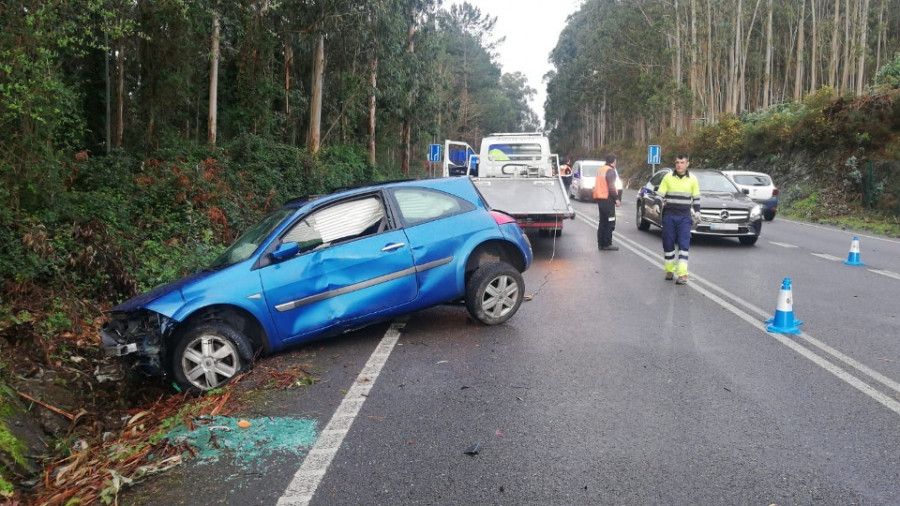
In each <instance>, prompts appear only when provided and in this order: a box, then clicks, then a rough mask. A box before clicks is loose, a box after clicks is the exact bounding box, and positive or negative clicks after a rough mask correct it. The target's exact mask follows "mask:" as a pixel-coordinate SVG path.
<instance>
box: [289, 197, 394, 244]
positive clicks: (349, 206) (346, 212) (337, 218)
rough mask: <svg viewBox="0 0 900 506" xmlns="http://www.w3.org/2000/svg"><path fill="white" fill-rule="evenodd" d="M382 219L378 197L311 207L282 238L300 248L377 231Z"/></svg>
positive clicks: (382, 226)
mask: <svg viewBox="0 0 900 506" xmlns="http://www.w3.org/2000/svg"><path fill="white" fill-rule="evenodd" d="M385 223H386V222H385V213H384V205H382V203H381V199H379V198H377V197H374V196H369V197H366V198H362V199H357V200H351V201H345V202H341V203H338V204H335V205H332V206H328V207H326V208H324V209H318V210H316V211H313V212H312V213H311V214H309V215H307V216H306V217H305V218H303V219H302V220H301V221H299V222H298V223H297V224H295V225H294V226H293V227H291V229H290V230H289V231H288V233H287V234H285V235H284V237H282V239H281V242H282V243H288V242H296V243H298V244H300V250H301V251H303V250H307V249H311V248H315V247H317V246H320V245H326V246H327V245H329V244H332V243H336V242H343V241H348V240H351V239H357V238H359V237H365V236H368V235H372V234H376V233H379V232H381V231H382V230H384V227H385Z"/></svg>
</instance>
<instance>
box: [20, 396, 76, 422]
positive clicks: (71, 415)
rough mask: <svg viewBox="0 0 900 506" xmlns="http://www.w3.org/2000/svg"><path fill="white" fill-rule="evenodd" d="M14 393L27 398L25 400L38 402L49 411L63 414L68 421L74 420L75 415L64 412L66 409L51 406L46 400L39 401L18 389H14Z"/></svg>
mask: <svg viewBox="0 0 900 506" xmlns="http://www.w3.org/2000/svg"><path fill="white" fill-rule="evenodd" d="M16 393H17V394H19V395H20V396H22V397H23V398H24V399H25V400H27V401H30V402H33V403H35V404H39V405H41V406H43V407H45V408H47V409H49V410H50V411H52V412H54V413H56V414H57V415H60V416H64V417H66V418H68V419H69V421H70V422H74V421H75V415H73V414H71V413H68V412H66V411H63V410H61V409H59V408H57V407H55V406H51V405H49V404H47V403H46V402H42V401H39V400H37V399H35V398H34V397H32V396H30V395H28V394H23V393H22V392H19V391H18V390H16Z"/></svg>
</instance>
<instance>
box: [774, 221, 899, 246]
mask: <svg viewBox="0 0 900 506" xmlns="http://www.w3.org/2000/svg"><path fill="white" fill-rule="evenodd" d="M781 221H786V222H788V223H793V224H794V225H801V226H804V227H810V228H818V229H820V230H827V231H829V232H837V233H839V234H842V235H848V236H850V237H859V238H866V239H875V240H876V241H884V242H892V243H894V244H900V241H898V240H896V239H890V238H887V237H879V236H877V235H866V234H860V233H859V232H853V231H850V230H842V229H837V228H834V227H826V226H822V225H816V224H815V223H806V222H803V221H794V220H789V219H786V218H781Z"/></svg>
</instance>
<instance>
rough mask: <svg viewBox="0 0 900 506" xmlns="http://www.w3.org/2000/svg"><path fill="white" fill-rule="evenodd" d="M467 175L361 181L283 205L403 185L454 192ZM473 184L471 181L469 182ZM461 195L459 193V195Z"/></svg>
mask: <svg viewBox="0 0 900 506" xmlns="http://www.w3.org/2000/svg"><path fill="white" fill-rule="evenodd" d="M468 179H469V178H467V177H446V178H431V179H395V180H391V181H376V182H372V183H361V184H358V185H353V186H346V187H341V188H336V189H334V190H332V191H331V193H326V194H318V195H308V196H303V197H296V198H292V199H290V200H288V201H287V202H285V203H284V204H282V207H292V208H295V209H299V208H301V207H303V206H305V205H307V204H309V203H311V202H315V201H319V200H322V201H332V200H338V199H341V198H343V197H346V196H349V195H356V194H360V193H366V192H370V191H372V190H375V189H379V188H397V187H403V186H419V187H425V188H432V189H439V188H442V187H444V188H447V190H445V191H449V192H451V193H454V190H453V189H452V188H454V187H456V188H460V186H459V185H460V184H463V185H464V184H465V183H462V182H461V181H465V180H468ZM469 184H471V183H469ZM458 196H459V195H458Z"/></svg>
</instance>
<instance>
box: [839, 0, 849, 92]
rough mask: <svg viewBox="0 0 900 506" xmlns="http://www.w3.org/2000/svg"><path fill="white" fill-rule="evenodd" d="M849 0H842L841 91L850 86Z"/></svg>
mask: <svg viewBox="0 0 900 506" xmlns="http://www.w3.org/2000/svg"><path fill="white" fill-rule="evenodd" d="M850 46H851V44H850V0H844V59H843V67H844V68H843V72H842V74H841V91H844V90H846V89H847V88H848V87H849V86H850Z"/></svg>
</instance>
